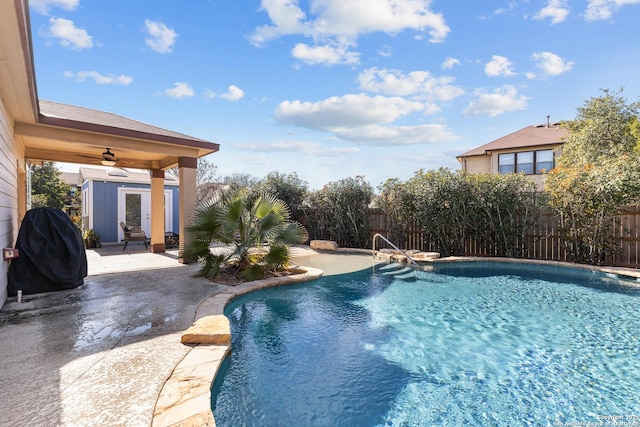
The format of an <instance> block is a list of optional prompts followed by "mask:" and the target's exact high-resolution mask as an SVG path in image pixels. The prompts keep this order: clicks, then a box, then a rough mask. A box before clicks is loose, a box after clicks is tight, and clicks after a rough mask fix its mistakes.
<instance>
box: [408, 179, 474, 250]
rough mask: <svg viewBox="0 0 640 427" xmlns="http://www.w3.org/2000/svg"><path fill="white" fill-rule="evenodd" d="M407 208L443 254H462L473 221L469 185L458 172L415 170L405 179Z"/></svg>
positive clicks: (427, 239) (428, 239) (471, 190)
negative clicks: (411, 175) (407, 179)
mask: <svg viewBox="0 0 640 427" xmlns="http://www.w3.org/2000/svg"><path fill="white" fill-rule="evenodd" d="M407 194H408V203H409V209H410V210H411V212H413V219H414V220H415V221H416V222H417V223H418V224H419V225H420V226H421V227H422V228H423V233H424V238H425V241H427V242H433V243H435V245H436V247H437V249H438V251H439V252H440V253H442V254H443V255H444V256H451V255H463V254H464V248H465V243H466V242H467V240H468V239H469V237H470V230H471V229H472V227H473V224H474V216H473V209H474V205H473V203H472V200H473V188H472V186H471V184H470V182H469V180H467V179H466V174H465V173H464V172H462V171H458V172H454V171H452V170H450V169H446V168H440V169H439V170H437V171H424V170H419V171H417V172H416V173H415V174H414V176H413V177H412V178H411V179H410V180H409V181H407Z"/></svg>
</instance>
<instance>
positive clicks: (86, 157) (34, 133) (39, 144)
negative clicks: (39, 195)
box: [14, 123, 218, 170]
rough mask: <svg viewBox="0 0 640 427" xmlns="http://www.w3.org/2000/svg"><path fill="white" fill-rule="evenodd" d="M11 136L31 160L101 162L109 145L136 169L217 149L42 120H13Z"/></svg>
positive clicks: (121, 162)
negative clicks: (56, 124)
mask: <svg viewBox="0 0 640 427" xmlns="http://www.w3.org/2000/svg"><path fill="white" fill-rule="evenodd" d="M14 130H15V136H16V138H17V139H18V141H20V142H21V143H22V144H23V145H24V148H25V157H26V158H27V159H29V160H31V161H36V162H38V161H54V162H66V163H79V164H88V165H101V164H102V163H101V161H102V153H103V152H104V151H105V150H106V149H107V148H110V149H111V152H113V154H114V155H115V157H116V159H117V166H121V167H128V168H136V169H163V170H164V169H169V168H172V167H174V166H176V165H177V164H178V158H180V157H192V158H198V157H201V156H205V155H207V154H210V153H213V152H216V151H218V145H217V144H212V143H201V144H196V146H194V144H192V145H178V144H175V143H170V142H163V141H154V140H151V139H144V138H132V137H125V136H120V135H113V134H111V135H110V134H105V133H95V132H88V131H82V130H77V129H69V128H60V127H55V126H47V125H42V124H27V123H16V124H15V129H14Z"/></svg>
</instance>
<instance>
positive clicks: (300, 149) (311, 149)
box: [233, 140, 360, 157]
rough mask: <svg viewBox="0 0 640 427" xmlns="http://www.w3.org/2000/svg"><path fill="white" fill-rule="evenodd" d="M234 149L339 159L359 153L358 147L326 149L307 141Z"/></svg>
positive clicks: (238, 146)
mask: <svg viewBox="0 0 640 427" xmlns="http://www.w3.org/2000/svg"><path fill="white" fill-rule="evenodd" d="M233 147H234V148H237V149H238V150H242V151H253V152H257V153H263V152H264V153H302V154H305V155H307V156H313V157H339V156H344V155H350V154H355V153H357V152H359V151H360V149H359V148H358V147H334V148H327V147H325V146H323V145H322V144H320V143H317V142H308V141H291V140H284V141H274V142H267V143H259V144H254V143H251V144H245V143H236V144H233Z"/></svg>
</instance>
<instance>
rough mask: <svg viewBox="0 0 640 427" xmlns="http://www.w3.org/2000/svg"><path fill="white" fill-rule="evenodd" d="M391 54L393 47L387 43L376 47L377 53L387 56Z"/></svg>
mask: <svg viewBox="0 0 640 427" xmlns="http://www.w3.org/2000/svg"><path fill="white" fill-rule="evenodd" d="M392 54H393V48H392V47H391V46H389V45H384V46H382V47H381V48H380V49H378V55H380V56H384V57H385V58H389V57H390V56H391V55H392Z"/></svg>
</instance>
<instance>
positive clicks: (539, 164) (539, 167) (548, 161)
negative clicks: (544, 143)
mask: <svg viewBox="0 0 640 427" xmlns="http://www.w3.org/2000/svg"><path fill="white" fill-rule="evenodd" d="M551 169H553V150H540V151H536V173H544V172H549V171H550V170H551Z"/></svg>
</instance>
